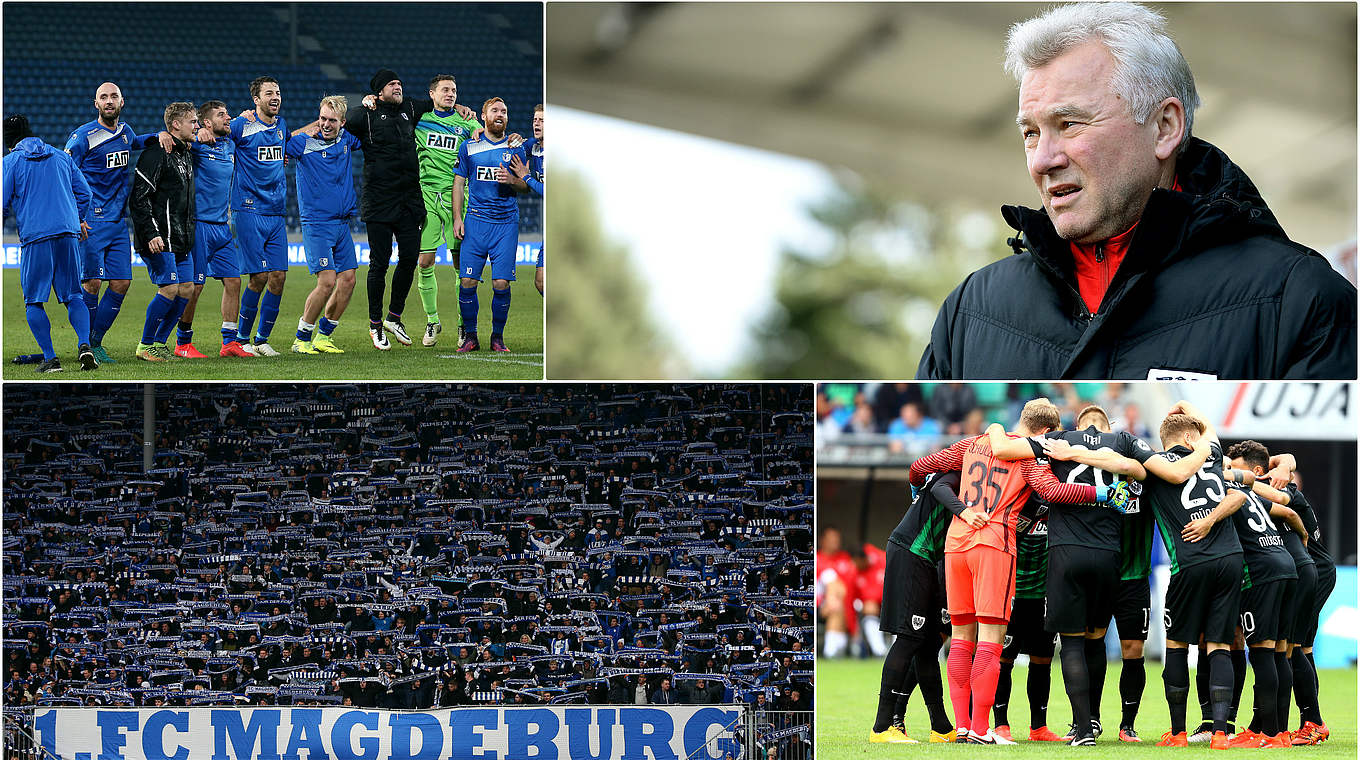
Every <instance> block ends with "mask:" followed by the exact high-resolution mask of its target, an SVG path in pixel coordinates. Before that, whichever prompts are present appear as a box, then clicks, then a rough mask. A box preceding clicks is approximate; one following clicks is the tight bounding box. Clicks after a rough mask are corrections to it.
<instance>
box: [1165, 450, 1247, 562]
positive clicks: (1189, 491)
mask: <svg viewBox="0 0 1360 760" xmlns="http://www.w3.org/2000/svg"><path fill="white" fill-rule="evenodd" d="M1190 453H1191V451H1190V449H1188V448H1186V447H1184V446H1173V447H1171V450H1170V451H1165V452H1162V456H1163V457H1165V458H1166V459H1167V461H1170V462H1175V461H1177V460H1179V459H1180V458H1181V457H1185V456H1189V455H1190ZM1225 493H1227V488H1226V486H1224V485H1223V449H1222V448H1220V447H1219V445H1218V443H1217V442H1214V443H1211V444H1210V445H1209V458H1208V459H1206V460H1204V464H1203V465H1201V466H1200V468H1199V471H1197V472H1196V473H1195V474H1193V475H1191V476H1190V479H1189V480H1187V481H1185V482H1184V483H1179V484H1177V483H1168V482H1166V481H1165V480H1162V479H1161V478H1159V477H1157V476H1155V475H1153V476H1150V477H1148V479H1147V480H1146V481H1144V482H1143V496H1142V500H1143V502H1144V503H1146V504H1148V505H1149V506H1151V507H1152V514H1153V517H1155V518H1156V520H1157V531H1158V532H1159V533H1161V535H1162V543H1164V544H1165V545H1166V554H1167V557H1169V558H1170V560H1171V574H1172V575H1175V574H1176V573H1179V572H1180V571H1181V568H1182V567H1190V566H1191V565H1197V564H1199V563H1201V562H1208V561H1209V560H1211V559H1218V558H1220V557H1228V556H1232V555H1234V554H1236V555H1239V556H1240V555H1241V554H1242V547H1241V545H1239V544H1238V543H1237V530H1236V529H1235V528H1233V521H1232V520H1220V521H1219V522H1218V524H1217V525H1215V526H1214V527H1213V529H1212V530H1210V531H1209V535H1207V536H1205V537H1204V538H1203V539H1201V540H1200V541H1197V542H1195V543H1193V544H1191V543H1186V541H1185V540H1184V539H1183V538H1181V531H1182V530H1183V529H1184V528H1185V526H1186V525H1188V524H1189V523H1190V521H1191V520H1195V519H1198V518H1200V517H1207V516H1208V515H1209V514H1210V513H1211V512H1213V511H1214V508H1215V507H1217V506H1218V505H1219V503H1220V502H1222V501H1223V496H1224V494H1225Z"/></svg>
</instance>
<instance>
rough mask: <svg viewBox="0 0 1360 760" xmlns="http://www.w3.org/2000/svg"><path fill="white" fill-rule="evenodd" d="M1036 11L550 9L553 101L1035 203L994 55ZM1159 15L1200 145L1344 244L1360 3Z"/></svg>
mask: <svg viewBox="0 0 1360 760" xmlns="http://www.w3.org/2000/svg"><path fill="white" fill-rule="evenodd" d="M1046 7H1048V6H1047V5H1039V4H1031V3H1024V4H1002V3H622V4H595V3H565V4H564V3H551V4H549V7H548V22H547V28H548V29H549V34H548V48H547V60H548V65H547V70H548V92H549V93H551V98H552V102H553V103H554V104H556V105H562V106H569V107H572V108H577V109H581V110H585V111H592V112H596V113H601V114H605V115H609V116H614V117H618V118H622V119H628V120H632V121H638V122H644V123H649V124H654V125H658V126H661V127H666V128H669V129H674V130H679V131H683V132H691V133H699V134H704V135H707V136H711V137H714V138H717V139H721V140H726V141H730V142H737V143H744V144H748V145H754V146H758V147H761V148H765V149H768V150H773V151H777V152H780V153H786V154H792V155H796V156H803V157H806V158H810V159H814V160H818V161H822V162H826V163H832V164H837V163H839V164H842V165H845V166H847V167H849V168H850V169H852V170H855V171H856V172H859V173H861V174H863V175H865V176H868V177H871V178H873V179H876V180H879V181H884V182H888V183H898V184H902V185H911V186H912V187H910V188H908V189H909V191H910V192H913V193H914V194H915V195H916V196H917V197H918V198H920V199H921V200H927V201H931V202H936V203H943V204H945V205H949V204H952V203H953V202H955V201H958V202H966V203H980V204H981V205H982V206H983V207H996V206H999V205H1000V204H1002V203H1015V202H1023V203H1026V204H1028V205H1034V204H1035V201H1036V200H1037V199H1036V198H1035V192H1034V188H1033V186H1032V185H1031V184H1030V183H1029V180H1028V177H1027V175H1026V173H1025V168H1024V163H1023V155H1022V152H1021V148H1020V143H1019V138H1018V136H1017V134H1016V132H1015V128H1014V124H1013V119H1014V114H1015V110H1016V87H1015V84H1014V82H1013V80H1012V79H1011V78H1010V77H1009V76H1008V75H1006V74H1005V73H1004V72H1003V71H1002V68H1001V45H1002V39H1003V37H1004V34H1005V31H1006V29H1007V27H1008V26H1009V25H1010V24H1012V23H1014V22H1015V21H1019V20H1022V19H1024V18H1028V17H1030V16H1032V15H1034V14H1036V13H1037V12H1039V11H1040V10H1042V9H1043V8H1046ZM1156 7H1158V9H1159V10H1161V11H1162V12H1164V13H1165V14H1166V15H1167V17H1168V19H1169V22H1170V30H1171V33H1172V35H1173V36H1174V37H1175V39H1176V40H1177V42H1178V44H1179V45H1180V46H1181V48H1182V50H1183V51H1184V52H1185V54H1186V58H1187V59H1188V60H1189V62H1190V65H1191V67H1192V68H1193V70H1194V72H1195V76H1196V80H1197V83H1198V86H1199V89H1200V94H1201V98H1202V99H1203V101H1204V105H1203V107H1202V108H1201V109H1200V111H1199V112H1198V113H1197V115H1196V121H1195V133H1196V134H1197V135H1200V136H1203V137H1204V138H1205V139H1208V140H1209V141H1210V142H1213V143H1215V144H1217V145H1219V146H1220V147H1222V148H1223V149H1224V150H1225V151H1227V153H1228V154H1229V155H1230V156H1232V157H1233V158H1234V160H1235V161H1237V162H1238V163H1239V164H1241V165H1242V166H1243V167H1244V168H1245V169H1246V171H1247V172H1248V174H1249V175H1250V176H1251V177H1252V178H1253V179H1254V181H1255V182H1256V183H1257V185H1258V186H1259V187H1260V188H1261V190H1262V192H1263V194H1264V195H1265V197H1266V200H1267V202H1269V203H1270V204H1271V206H1272V207H1273V208H1274V210H1275V212H1276V215H1277V216H1278V217H1279V218H1280V220H1281V223H1282V224H1283V225H1284V226H1285V229H1286V230H1287V231H1289V232H1290V234H1291V236H1292V237H1294V238H1296V239H1298V240H1300V241H1301V242H1304V243H1307V244H1309V245H1311V246H1313V247H1315V248H1326V247H1329V246H1332V245H1334V244H1337V243H1340V242H1342V241H1347V240H1351V239H1353V238H1354V237H1355V235H1356V232H1355V215H1356V211H1355V207H1356V6H1355V4H1354V3H1326V4H1324V3H1316V4H1312V3H1310V4H1304V3H1283V4H1277V3H1236V4H1232V3H1184V4H1167V5H1158V6H1156ZM833 136H834V137H836V138H837V139H827V138H828V137H833ZM624 154H625V155H632V153H631V151H629V150H627V149H625V150H624ZM924 196H928V197H924Z"/></svg>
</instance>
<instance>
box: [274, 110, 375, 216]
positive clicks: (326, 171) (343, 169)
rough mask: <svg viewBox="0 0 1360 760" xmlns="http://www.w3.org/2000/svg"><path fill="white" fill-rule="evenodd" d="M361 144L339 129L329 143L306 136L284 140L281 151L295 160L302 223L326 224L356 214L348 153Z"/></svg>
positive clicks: (352, 175) (295, 136)
mask: <svg viewBox="0 0 1360 760" xmlns="http://www.w3.org/2000/svg"><path fill="white" fill-rule="evenodd" d="M362 145H363V143H362V142H360V141H359V138H357V137H355V136H354V135H352V134H350V133H348V132H345V131H343V130H342V131H341V132H340V135H339V136H338V137H336V139H334V140H331V141H329V142H327V141H326V140H323V139H321V138H320V137H309V136H307V135H293V136H292V137H290V138H288V145H287V148H286V151H285V152H286V153H287V154H288V155H289V156H292V157H293V158H296V159H297V160H298V163H297V192H298V209H299V210H300V211H301V212H302V221H304V222H329V221H334V220H336V219H348V218H350V217H352V216H354V215H355V214H357V213H359V204H358V201H357V200H356V199H355V197H354V173H353V168H352V167H351V165H350V153H351V152H352V151H356V150H358V149H359V148H360V147H361V146H362Z"/></svg>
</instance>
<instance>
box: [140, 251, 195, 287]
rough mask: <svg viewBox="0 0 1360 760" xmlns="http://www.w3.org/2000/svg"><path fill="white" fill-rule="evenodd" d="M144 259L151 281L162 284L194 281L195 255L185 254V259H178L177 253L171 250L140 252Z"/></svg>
mask: <svg viewBox="0 0 1360 760" xmlns="http://www.w3.org/2000/svg"><path fill="white" fill-rule="evenodd" d="M139 255H140V256H141V257H142V261H145V262H146V273H147V275H148V276H150V277H151V281H152V282H153V283H155V284H157V285H160V286H162V287H163V286H166V285H179V284H181V283H186V282H187V283H192V282H194V281H195V280H194V257H193V256H187V255H186V256H185V257H184V260H183V261H176V260H175V254H173V253H171V252H170V251H161V252H160V253H143V254H139Z"/></svg>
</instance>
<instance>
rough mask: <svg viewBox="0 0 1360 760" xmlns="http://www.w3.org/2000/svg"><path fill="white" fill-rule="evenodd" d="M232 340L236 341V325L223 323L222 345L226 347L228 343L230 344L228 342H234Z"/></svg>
mask: <svg viewBox="0 0 1360 760" xmlns="http://www.w3.org/2000/svg"><path fill="white" fill-rule="evenodd" d="M234 340H236V323H235V322H223V323H222V345H224V346H225V345H227V344H228V343H230V342H232V341H234Z"/></svg>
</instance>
